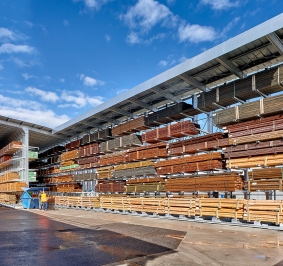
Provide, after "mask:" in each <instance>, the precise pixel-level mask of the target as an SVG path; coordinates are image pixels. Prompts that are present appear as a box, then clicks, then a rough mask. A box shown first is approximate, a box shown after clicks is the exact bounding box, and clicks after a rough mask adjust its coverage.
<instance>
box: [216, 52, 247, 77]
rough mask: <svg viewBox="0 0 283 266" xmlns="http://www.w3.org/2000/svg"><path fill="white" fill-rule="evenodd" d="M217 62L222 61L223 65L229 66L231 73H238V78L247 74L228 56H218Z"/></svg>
mask: <svg viewBox="0 0 283 266" xmlns="http://www.w3.org/2000/svg"><path fill="white" fill-rule="evenodd" d="M216 60H217V62H218V63H220V64H221V65H222V66H224V67H225V68H227V69H228V70H229V71H230V72H231V73H233V74H234V75H236V76H237V77H238V78H240V79H243V78H246V77H247V75H246V74H245V73H244V72H242V71H241V70H240V69H238V68H237V67H236V66H235V65H234V64H233V63H232V62H231V61H229V60H228V59H227V58H226V57H224V56H220V57H217V58H216Z"/></svg>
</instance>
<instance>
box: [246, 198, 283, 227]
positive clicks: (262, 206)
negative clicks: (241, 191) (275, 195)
mask: <svg viewBox="0 0 283 266" xmlns="http://www.w3.org/2000/svg"><path fill="white" fill-rule="evenodd" d="M244 208H245V212H244V214H243V219H244V220H246V221H248V222H252V221H259V222H268V223H275V224H277V225H279V224H282V223H283V201H282V200H248V201H246V204H245V207H244Z"/></svg>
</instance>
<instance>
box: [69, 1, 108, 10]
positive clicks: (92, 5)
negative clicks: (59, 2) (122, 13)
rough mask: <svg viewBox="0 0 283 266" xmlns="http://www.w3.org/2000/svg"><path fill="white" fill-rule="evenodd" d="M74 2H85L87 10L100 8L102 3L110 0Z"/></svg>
mask: <svg viewBox="0 0 283 266" xmlns="http://www.w3.org/2000/svg"><path fill="white" fill-rule="evenodd" d="M73 1H74V2H84V5H85V7H86V9H87V10H95V9H96V10H98V9H99V8H100V7H101V6H102V5H104V4H106V3H107V2H109V1H110V0H73Z"/></svg>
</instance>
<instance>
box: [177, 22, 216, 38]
mask: <svg viewBox="0 0 283 266" xmlns="http://www.w3.org/2000/svg"><path fill="white" fill-rule="evenodd" d="M178 34H179V40H180V42H185V41H189V42H192V43H199V42H205V41H213V40H215V39H216V38H217V33H216V31H215V29H214V28H213V27H209V26H200V25H197V24H195V25H191V24H187V25H181V26H180V27H179V29H178Z"/></svg>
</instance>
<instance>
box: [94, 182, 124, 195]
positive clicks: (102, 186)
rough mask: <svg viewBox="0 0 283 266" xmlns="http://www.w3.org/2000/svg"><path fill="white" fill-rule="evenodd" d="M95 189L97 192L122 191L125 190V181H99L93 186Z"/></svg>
mask: <svg viewBox="0 0 283 266" xmlns="http://www.w3.org/2000/svg"><path fill="white" fill-rule="evenodd" d="M95 191H96V192H99V193H115V192H116V193H123V192H125V182H124V181H115V182H99V183H98V184H97V186H96V187H95Z"/></svg>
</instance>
